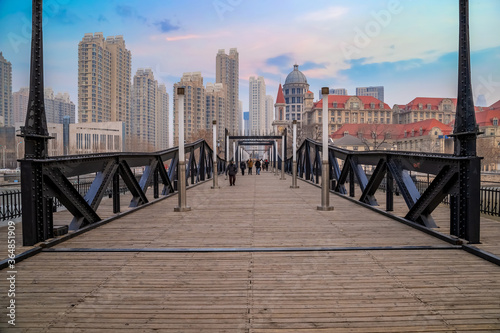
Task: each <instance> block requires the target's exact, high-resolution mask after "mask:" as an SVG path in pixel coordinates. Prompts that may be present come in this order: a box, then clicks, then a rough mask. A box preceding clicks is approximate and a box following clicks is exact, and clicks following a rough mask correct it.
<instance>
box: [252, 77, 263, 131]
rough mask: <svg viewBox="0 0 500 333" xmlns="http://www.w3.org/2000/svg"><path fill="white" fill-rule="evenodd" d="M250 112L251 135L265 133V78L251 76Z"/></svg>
mask: <svg viewBox="0 0 500 333" xmlns="http://www.w3.org/2000/svg"><path fill="white" fill-rule="evenodd" d="M249 83H250V84H249V91H248V110H249V112H250V133H251V134H253V135H258V134H259V133H264V132H265V126H266V83H265V81H264V77H263V76H259V77H258V78H255V77H254V76H250V79H249Z"/></svg>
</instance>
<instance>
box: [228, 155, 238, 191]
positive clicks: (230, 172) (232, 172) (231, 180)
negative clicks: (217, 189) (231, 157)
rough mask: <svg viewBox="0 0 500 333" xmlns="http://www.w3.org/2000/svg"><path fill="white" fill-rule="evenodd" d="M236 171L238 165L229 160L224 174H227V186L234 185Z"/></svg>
mask: <svg viewBox="0 0 500 333" xmlns="http://www.w3.org/2000/svg"><path fill="white" fill-rule="evenodd" d="M237 173H238V167H237V166H236V164H234V161H231V163H230V164H229V166H228V167H227V170H226V174H227V175H229V186H234V185H235V182H236V174H237Z"/></svg>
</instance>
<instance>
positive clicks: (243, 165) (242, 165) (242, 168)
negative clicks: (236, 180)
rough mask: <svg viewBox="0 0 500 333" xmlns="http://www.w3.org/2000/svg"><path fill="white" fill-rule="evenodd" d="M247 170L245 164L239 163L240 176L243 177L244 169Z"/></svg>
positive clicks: (243, 162)
mask: <svg viewBox="0 0 500 333" xmlns="http://www.w3.org/2000/svg"><path fill="white" fill-rule="evenodd" d="M246 168H247V164H246V163H245V161H241V162H240V169H241V175H242V176H244V175H245V169H246Z"/></svg>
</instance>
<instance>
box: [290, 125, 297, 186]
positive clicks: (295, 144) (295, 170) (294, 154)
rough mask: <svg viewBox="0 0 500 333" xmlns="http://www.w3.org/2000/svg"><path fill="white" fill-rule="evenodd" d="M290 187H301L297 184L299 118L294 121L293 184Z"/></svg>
mask: <svg viewBox="0 0 500 333" xmlns="http://www.w3.org/2000/svg"><path fill="white" fill-rule="evenodd" d="M290 188H299V186H297V120H294V121H293V142H292V186H290Z"/></svg>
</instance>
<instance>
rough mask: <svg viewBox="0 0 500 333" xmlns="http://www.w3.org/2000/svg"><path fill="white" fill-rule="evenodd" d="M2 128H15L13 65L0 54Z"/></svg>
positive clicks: (0, 117) (0, 112) (0, 123)
mask: <svg viewBox="0 0 500 333" xmlns="http://www.w3.org/2000/svg"><path fill="white" fill-rule="evenodd" d="M0 126H14V119H13V117H12V64H11V63H10V62H9V61H7V59H5V58H4V56H3V55H2V52H0Z"/></svg>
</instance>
